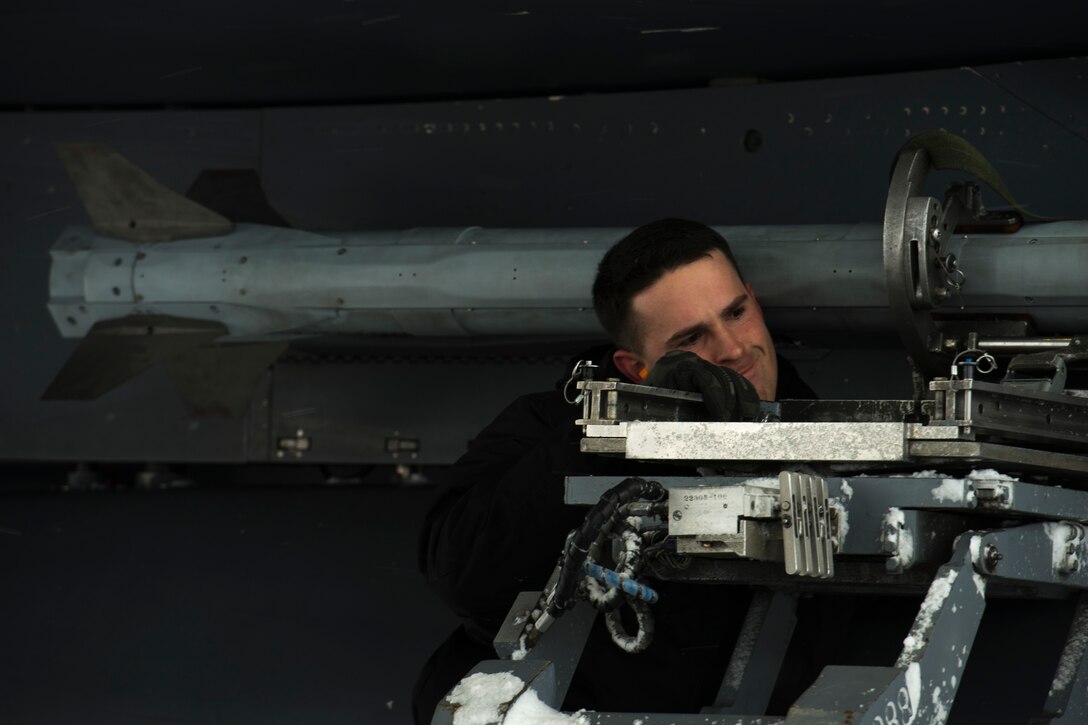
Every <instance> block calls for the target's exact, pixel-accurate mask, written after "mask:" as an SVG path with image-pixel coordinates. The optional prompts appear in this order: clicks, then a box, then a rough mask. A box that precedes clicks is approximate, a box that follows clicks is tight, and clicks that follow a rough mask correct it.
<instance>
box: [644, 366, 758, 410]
mask: <svg viewBox="0 0 1088 725" xmlns="http://www.w3.org/2000/svg"><path fill="white" fill-rule="evenodd" d="M646 384H647V385H652V386H654V387H657V388H668V389H670V390H684V391H687V392H689V393H702V394H703V403H704V404H705V405H706V407H707V410H709V411H710V416H711V418H712V419H713V420H723V421H730V420H754V419H755V418H756V417H758V415H759V393H757V392H756V389H755V386H754V385H752V383H750V382H749V381H748V379H747V378H746V377H744V376H743V375H741V374H740V373H738V372H737V371H736V370H730V369H729V368H723V367H721V366H720V365H715V364H714V363H712V362H707V361H706V360H704V359H702V358H701V357H699V356H698V355H696V354H695V353H693V352H688V351H687V350H672V351H671V352H667V353H665V355H663V356H662V357H661V359H660V360H658V361H657V364H656V365H654V369H653V372H651V373H650V375H649V377H647V378H646Z"/></svg>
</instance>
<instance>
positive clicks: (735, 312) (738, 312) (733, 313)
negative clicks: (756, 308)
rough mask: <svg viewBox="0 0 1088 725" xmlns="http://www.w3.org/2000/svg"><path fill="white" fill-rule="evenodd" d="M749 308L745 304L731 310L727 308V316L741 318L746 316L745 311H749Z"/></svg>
mask: <svg viewBox="0 0 1088 725" xmlns="http://www.w3.org/2000/svg"><path fill="white" fill-rule="evenodd" d="M747 309H748V308H746V307H745V306H744V305H741V306H740V307H735V308H733V309H731V310H727V311H726V313H725V318H726V319H727V320H739V319H740V318H741V317H744V313H745V312H747Z"/></svg>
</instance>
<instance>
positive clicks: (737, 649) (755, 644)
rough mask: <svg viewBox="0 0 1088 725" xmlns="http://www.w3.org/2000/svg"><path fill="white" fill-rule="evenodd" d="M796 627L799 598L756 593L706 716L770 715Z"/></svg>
mask: <svg viewBox="0 0 1088 725" xmlns="http://www.w3.org/2000/svg"><path fill="white" fill-rule="evenodd" d="M796 624H797V595H796V594H789V593H786V592H781V591H769V590H764V589H761V590H758V591H756V592H755V593H754V594H753V595H752V602H751V604H750V605H749V606H748V613H747V615H746V616H745V618H744V623H743V624H742V625H741V630H740V634H738V635H737V642H736V644H735V645H733V654H732V655H730V657H729V666H728V667H727V668H726V670H725V676H724V677H723V678H722V685H721V688H720V689H719V690H718V696H717V697H716V698H715V699H714V704H713V705H710V706H708V707H706V708H704V709H703V712H706V713H714V714H726V713H762V712H766V711H767V704H768V703H769V702H770V700H771V692H772V691H773V689H774V685H775V682H777V680H778V673H779V671H780V670H781V669H782V661H783V659H784V658H785V656H786V650H787V648H788V647H789V643H790V639H792V637H793V630H794V627H795V626H796Z"/></svg>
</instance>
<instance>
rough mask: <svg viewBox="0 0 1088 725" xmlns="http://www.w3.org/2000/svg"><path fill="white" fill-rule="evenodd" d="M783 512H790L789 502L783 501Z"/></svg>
mask: <svg viewBox="0 0 1088 725" xmlns="http://www.w3.org/2000/svg"><path fill="white" fill-rule="evenodd" d="M782 510H783V511H789V510H790V502H789V501H783V502H782Z"/></svg>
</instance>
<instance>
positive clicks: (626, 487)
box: [548, 477, 667, 617]
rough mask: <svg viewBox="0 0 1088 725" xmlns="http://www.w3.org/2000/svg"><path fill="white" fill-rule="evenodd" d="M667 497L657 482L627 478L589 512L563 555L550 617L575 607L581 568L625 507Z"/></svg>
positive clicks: (610, 490)
mask: <svg viewBox="0 0 1088 725" xmlns="http://www.w3.org/2000/svg"><path fill="white" fill-rule="evenodd" d="M666 495H667V493H666V491H665V488H664V487H663V486H662V485H661V484H660V483H658V482H657V481H647V480H645V479H642V478H634V477H632V478H627V479H624V480H623V481H621V482H620V483H618V484H617V485H615V486H613V487H612V488H610V489H609V490H607V491H605V493H604V495H603V496H601V498H600V500H599V501H598V502H597V503H596V504H594V505H593V507H592V508H590V509H589V513H587V514H586V518H585V520H584V521H583V522H582V525H581V526H579V527H578V528H577V529H575V531H574V535H573V536H572V537H571V538H570V541H569V542H568V543H567V547H566V551H564V553H563V561H562V563H561V568H560V571H559V581H558V582H556V586H555V596H554V597H553V598H552V601H551V604H550V605H549V606H548V614H549V615H551V616H552V617H558V616H559V615H560V614H562V613H563V612H565V611H566V610H568V609H570V608H571V607H573V606H574V600H575V593H576V592H577V591H578V583H579V582H580V581H581V579H582V577H583V576H584V570H583V568H582V565H583V564H584V563H585V560H586V556H587V555H588V554H589V549H590V547H591V546H592V545H593V543H594V542H595V541H596V540H597V537H598V535H599V534H600V532H601V529H602V528H604V527H606V526H611V524H613V523H615V522H614V521H613V518H614V517H616V516H618V515H619V513H620V512H619V509H620V507H621V506H623V505H624V504H628V503H630V502H631V501H635V500H637V499H649V500H651V501H659V500H661V499H663V498H664V497H665V496H666Z"/></svg>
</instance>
